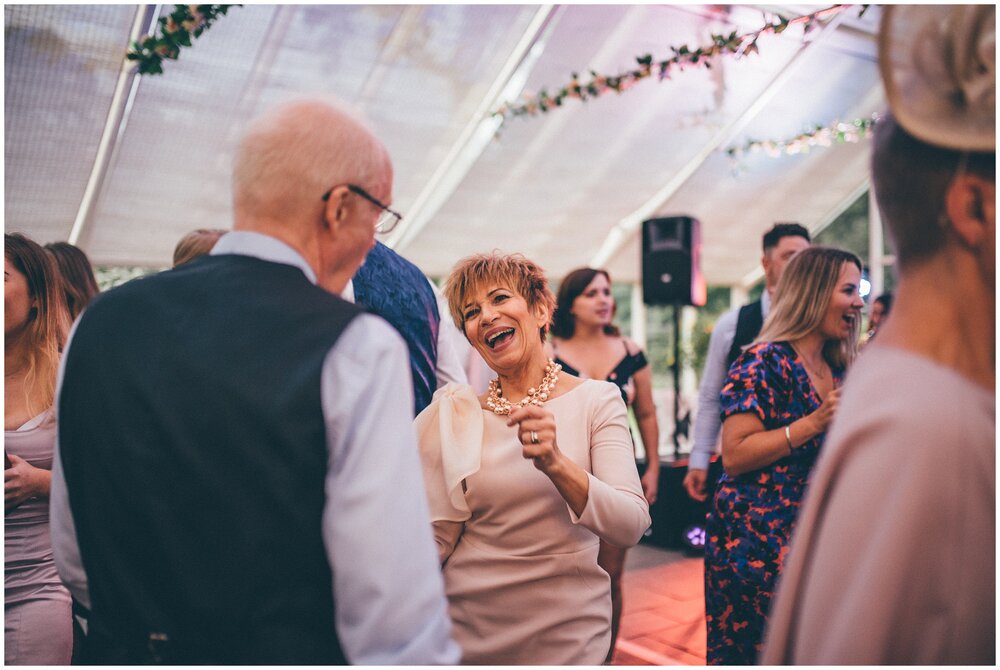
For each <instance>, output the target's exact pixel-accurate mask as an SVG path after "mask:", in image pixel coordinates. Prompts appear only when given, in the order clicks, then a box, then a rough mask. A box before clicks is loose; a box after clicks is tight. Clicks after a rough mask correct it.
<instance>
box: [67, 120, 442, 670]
mask: <svg viewBox="0 0 1000 670" xmlns="http://www.w3.org/2000/svg"><path fill="white" fill-rule="evenodd" d="M391 198H392V165H391V163H390V160H389V157H388V154H387V152H386V150H385V148H384V147H383V146H382V144H381V143H380V142H379V141H378V140H377V139H376V138H375V137H374V136H373V135H372V134H371V133H370V132H369V131H368V130H367V129H366V128H365V127H364V126H362V125H361V124H360V123H359V122H358V121H356V120H355V119H353V118H352V117H351V116H349V115H348V114H346V113H345V112H343V111H342V110H340V109H339V108H337V107H336V106H334V105H331V104H329V103H326V102H323V101H316V100H314V101H302V102H297V103H292V104H288V105H285V106H283V107H280V108H278V109H277V110H275V111H273V112H272V113H270V114H268V115H267V116H265V117H263V118H261V119H260V120H258V121H256V122H254V123H253V124H252V125H251V126H250V128H249V130H248V131H247V132H246V134H245V136H244V137H243V139H242V141H241V143H240V145H239V148H238V150H237V153H236V156H235V164H234V175H233V205H234V225H233V232H231V233H228V234H226V235H225V236H223V237H222V238H221V239H220V240H219V242H218V243H217V244H216V245H215V247H214V249H213V250H212V252H211V255H209V256H203V257H200V258H197V259H195V260H193V261H191V262H190V263H186V264H184V265H182V266H180V267H178V268H175V269H173V270H170V271H167V272H163V273H160V274H158V275H155V276H152V277H148V278H145V279H143V280H142V281H135V282H131V283H129V284H125V285H123V286H121V287H119V288H117V289H114V290H111V291H109V292H107V293H105V294H104V295H102V296H100V298H98V300H97V301H95V302H94V303H92V305H91V307H90V308H89V309H88V310H87V312H86V313H85V315H84V316H83V317H82V319H81V320H80V321H79V322H78V323H77V325H76V327H75V330H74V332H73V335H72V339H71V342H70V344H69V345H68V348H67V351H66V354H65V356H64V359H63V370H62V374H61V381H60V391H59V400H58V411H59V419H60V433H59V441H58V447H57V459H56V465H55V467H54V472H53V482H52V528H53V530H52V534H53V551H54V554H55V559H56V564H57V566H58V568H59V571H60V574H61V576H62V577H63V580H64V581H65V582H66V583H67V585H68V586H69V588H70V590H71V591H72V592H73V594H74V595H75V596H76V598H77V599H78V600H79V601H81V602H82V603H83V604H84V605H85V606H88V607H89V608H90V617H89V624H90V630H89V635H88V638H87V643H86V645H85V652H84V658H85V660H87V661H89V662H93V663H126V664H138V663H150V662H153V663H155V662H160V663H169V664H206V663H207V664H262V663H263V664H338V663H345V662H349V663H354V664H362V665H366V664H405V665H410V664H414V665H424V664H432V663H444V664H453V663H457V662H458V660H459V658H460V652H459V649H458V647H457V645H456V644H455V643H454V641H453V640H452V639H451V636H450V622H449V620H448V616H447V609H446V607H447V605H446V601H445V598H444V591H443V583H442V579H441V575H440V571H439V568H438V565H437V555H436V551H435V548H434V541H433V539H432V536H431V532H430V522H429V515H428V511H427V502H426V498H425V495H424V489H423V482H422V478H421V468H420V464H419V461H418V455H417V454H418V452H417V445H416V440H415V436H414V432H413V429H412V427H411V423H410V420H411V416H412V410H413V396H412V387H411V383H410V373H409V364H408V356H407V350H406V346H405V345H404V344H403V341H402V340H401V339H400V337H399V335H397V334H396V332H395V331H394V330H393V329H392V328H391V327H390V326H389V325H388V324H386V323H385V322H384V321H382V320H381V319H379V318H378V317H375V316H372V315H370V314H365V313H364V312H363V311H362V310H361V309H360V308H357V307H355V306H353V305H351V304H349V303H347V302H345V301H343V300H342V299H341V298H340V297H338V296H337V295H336V294H338V293H339V292H340V291H341V290H343V288H344V285H345V284H346V282H347V281H348V279H350V278H351V276H352V275H354V273H355V272H356V271H357V269H358V267H360V265H361V264H362V262H363V261H364V258H365V254H367V252H368V250H369V249H371V248H372V245H373V244H374V234H375V228H376V225H377V221H378V219H379V217H380V216H381V214H382V212H383V210H384V209H385V207H386V206H387V205H386V203H390V202H391Z"/></svg>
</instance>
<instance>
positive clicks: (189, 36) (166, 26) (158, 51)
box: [125, 5, 242, 74]
mask: <svg viewBox="0 0 1000 670" xmlns="http://www.w3.org/2000/svg"><path fill="white" fill-rule="evenodd" d="M241 6H242V5H174V11H172V12H170V14H168V15H167V16H161V17H160V18H159V20H158V21H157V24H158V26H157V29H156V31H155V33H156V34H154V35H146V36H145V37H144V38H142V40H140V41H137V42H133V43H132V46H131V47H129V50H128V53H127V54H126V55H125V57H126V58H127V59H128V60H134V61H137V62H138V64H139V68H138V70H139V74H163V59H164V58H169V59H171V60H177V57H178V56H179V55H180V53H181V47H189V46H191V42H192V40H194V39H196V38H198V37H199V36H200V35H201V34H202V33H203V32H205V31H206V30H208V29H209V27H211V25H212V24H213V23H214V22H215V21H217V20H218V18H219V17H220V16H225V15H226V12H228V11H229V8H230V7H241Z"/></svg>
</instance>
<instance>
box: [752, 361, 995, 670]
mask: <svg viewBox="0 0 1000 670" xmlns="http://www.w3.org/2000/svg"><path fill="white" fill-rule="evenodd" d="M995 661H996V400H995V397H994V394H993V393H992V391H990V390H988V389H984V388H980V387H978V386H976V385H975V384H973V383H972V382H970V381H968V380H967V379H965V378H964V377H961V376H959V375H958V374H956V373H955V372H954V371H952V370H950V369H948V368H945V367H942V366H940V365H937V364H936V363H934V362H932V361H929V360H926V359H924V358H921V357H918V356H915V355H913V354H911V353H909V352H906V351H903V350H901V349H896V348H893V347H888V346H879V345H878V343H877V341H876V343H875V344H874V345H872V346H871V347H870V348H868V349H866V350H865V351H864V352H863V353H862V355H861V357H860V358H859V359H858V361H857V362H856V363H855V364H854V366H853V367H852V369H851V374H850V375H849V376H848V378H847V382H846V384H845V385H844V393H843V395H842V396H841V399H840V406H839V407H838V408H837V415H836V417H834V420H833V425H832V426H831V429H830V433H829V434H828V436H827V440H826V446H825V447H824V452H823V454H822V455H821V456H820V460H819V463H818V464H817V466H816V469H815V470H814V471H813V477H812V483H811V484H810V487H809V491H808V492H807V494H806V499H805V501H804V503H803V505H802V510H801V512H800V514H799V520H798V527H797V529H796V531H795V534H794V535H793V536H792V544H791V550H790V553H789V555H788V560H787V561H786V563H785V571H784V574H783V575H782V578H781V580H780V581H779V582H778V590H777V593H776V596H775V601H774V606H773V608H772V610H771V621H770V627H769V628H768V631H767V634H766V637H765V646H764V653H763V656H762V657H761V663H762V664H764V665H786V664H788V665H791V664H794V665H827V664H831V665H857V664H862V665H871V664H878V665H942V664H961V665H967V664H975V665H979V664H987V665H993V664H994V663H995Z"/></svg>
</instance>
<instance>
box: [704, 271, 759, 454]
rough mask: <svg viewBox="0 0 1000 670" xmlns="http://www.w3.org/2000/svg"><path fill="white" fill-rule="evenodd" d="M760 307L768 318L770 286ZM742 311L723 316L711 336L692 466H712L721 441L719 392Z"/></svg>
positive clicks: (722, 384)
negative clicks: (716, 449)
mask: <svg viewBox="0 0 1000 670" xmlns="http://www.w3.org/2000/svg"><path fill="white" fill-rule="evenodd" d="M760 311H761V313H762V314H763V315H764V318H765V319H766V318H767V313H768V312H769V311H771V296H770V294H768V292H767V290H766V289H765V290H764V292H763V293H761V295H760ZM739 315H740V308H739V307H736V308H734V309H731V310H729V311H728V312H726V313H725V314H723V315H722V316H720V317H719V319H718V320H717V321H716V322H715V327H714V328H713V329H712V336H711V337H710V338H709V340H708V355H707V356H706V357H705V367H704V368H703V369H702V371H701V386H699V387H698V416H696V417H695V420H694V445H692V447H691V456H690V460H688V469H689V470H708V463H709V461H710V460H711V458H712V454H714V453H715V448H716V446H717V444H718V441H719V432H720V431H721V430H722V418H721V417H720V416H719V410H720V407H721V404H720V402H719V394H720V393H721V392H722V387H723V386H724V385H725V383H726V376H727V375H728V374H729V363H728V362H727V359H728V358H729V350H730V349H732V347H733V340H734V339H735V338H736V322H737V319H738V318H739Z"/></svg>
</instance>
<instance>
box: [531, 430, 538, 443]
mask: <svg viewBox="0 0 1000 670" xmlns="http://www.w3.org/2000/svg"><path fill="white" fill-rule="evenodd" d="M531 443H532V444H538V433H536V432H535V431H531Z"/></svg>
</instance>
